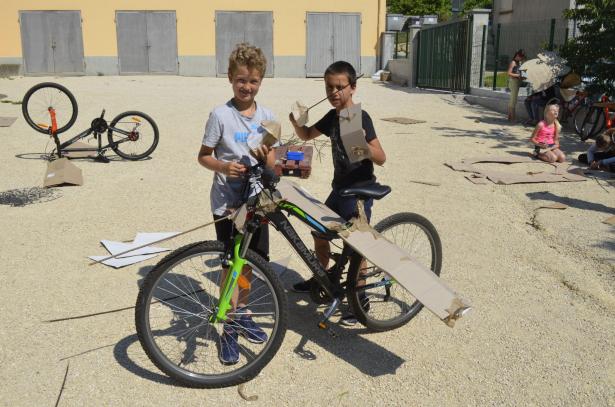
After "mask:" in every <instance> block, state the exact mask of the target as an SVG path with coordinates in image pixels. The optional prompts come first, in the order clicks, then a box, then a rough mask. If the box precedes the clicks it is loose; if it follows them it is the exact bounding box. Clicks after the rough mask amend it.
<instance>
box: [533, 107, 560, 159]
mask: <svg viewBox="0 0 615 407" xmlns="http://www.w3.org/2000/svg"><path fill="white" fill-rule="evenodd" d="M558 114H559V105H547V107H546V108H545V116H544V117H545V118H544V120H541V121H540V122H538V124H537V125H536V128H535V129H534V131H533V132H532V139H531V141H532V143H534V146H535V147H534V154H533V155H534V156H535V157H537V158H539V159H540V160H542V161H546V162H549V163H554V162H556V161H557V162H560V163H563V162H564V160H566V156H565V155H564V153H563V152H562V150H560V148H559V133H560V131H561V129H562V126H561V124H559V121H558V120H557V115H558ZM541 150H542V151H541Z"/></svg>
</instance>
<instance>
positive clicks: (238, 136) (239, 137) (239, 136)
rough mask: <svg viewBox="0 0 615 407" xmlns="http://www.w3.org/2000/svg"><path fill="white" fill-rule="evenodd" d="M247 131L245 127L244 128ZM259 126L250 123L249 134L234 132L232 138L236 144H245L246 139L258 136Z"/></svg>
mask: <svg viewBox="0 0 615 407" xmlns="http://www.w3.org/2000/svg"><path fill="white" fill-rule="evenodd" d="M246 130H247V126H246ZM259 130H260V126H259V125H258V124H256V123H250V132H249V133H248V132H247V131H236V132H235V134H234V135H233V138H234V139H235V141H236V142H237V143H247V142H248V139H250V138H253V137H258V136H259Z"/></svg>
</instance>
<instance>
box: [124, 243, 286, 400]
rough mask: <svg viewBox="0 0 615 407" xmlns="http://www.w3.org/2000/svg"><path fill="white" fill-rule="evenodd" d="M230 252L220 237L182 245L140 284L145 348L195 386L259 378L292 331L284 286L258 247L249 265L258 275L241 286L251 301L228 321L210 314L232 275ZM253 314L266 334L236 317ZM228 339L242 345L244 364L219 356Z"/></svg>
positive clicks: (139, 313)
mask: <svg viewBox="0 0 615 407" xmlns="http://www.w3.org/2000/svg"><path fill="white" fill-rule="evenodd" d="M223 256H224V245H223V244H222V243H220V242H214V241H209V242H199V243H195V244H191V245H188V246H185V247H182V248H180V249H177V250H175V251H174V252H172V253H171V254H169V255H168V256H166V257H165V258H164V259H162V260H161V261H160V262H159V263H158V264H157V265H156V266H155V267H154V269H153V270H152V271H151V272H150V273H149V274H148V275H147V277H146V278H145V280H144V282H143V285H142V286H141V289H140V290H139V296H138V298H137V304H136V309H135V322H136V328H137V335H138V337H139V341H140V342H141V345H142V347H143V349H144V350H145V353H147V355H148V357H149V358H150V360H151V361H152V362H153V363H154V364H155V365H156V366H157V367H158V368H159V369H160V370H161V371H163V372H164V373H166V374H167V375H168V376H170V377H171V378H173V379H175V380H177V381H179V382H181V383H183V384H184V385H187V386H190V387H203V388H213V387H225V386H231V385H236V384H239V383H242V382H245V381H248V380H250V379H252V378H253V377H254V376H256V375H257V374H258V373H259V372H260V371H261V369H263V367H265V365H266V364H267V363H268V362H269V361H270V360H271V358H273V356H274V355H275V353H276V352H277V351H278V349H279V347H280V345H281V343H282V340H283V339H284V334H285V332H286V320H287V311H286V297H285V295H284V291H283V289H282V286H281V284H280V282H279V280H278V278H277V276H276V275H275V274H274V273H273V272H272V271H271V269H270V268H269V265H268V263H267V262H266V261H265V260H264V259H263V258H262V257H260V256H259V255H257V254H256V253H254V252H252V251H251V250H248V252H247V253H246V260H247V263H246V264H247V265H249V266H250V267H251V269H252V276H251V278H249V279H248V280H246V281H248V283H247V286H246V285H245V284H244V285H243V287H244V288H243V289H242V288H238V290H239V301H240V302H241V301H242V300H243V301H244V302H245V307H244V308H242V310H241V311H238V310H235V311H233V310H231V311H229V312H228V314H227V315H229V317H230V318H231V319H229V321H227V323H222V322H211V321H210V316H211V315H212V313H215V312H216V310H215V307H216V304H217V302H218V297H219V294H220V285H221V282H222V281H223V278H224V270H223V267H222V261H221V259H222V258H223ZM241 286H242V283H241V280H240V284H239V285H238V287H241ZM246 287H250V288H249V289H248V288H246ZM246 313H249V314H250V315H251V318H252V320H253V321H254V322H255V323H256V324H257V325H258V326H259V327H260V328H261V329H262V331H263V332H264V333H265V336H264V337H263V335H262V334H261V336H260V339H259V340H256V341H255V340H253V339H254V338H251V337H250V336H249V332H246V331H245V330H244V328H243V325H240V324H239V323H237V322H234V321H237V320H239V319H241V318H245V314H246ZM238 315H240V316H239V317H238ZM233 318H234V320H233ZM223 330H224V331H223ZM223 333H224V335H227V336H225V337H223ZM227 333H230V334H231V335H228V334H227ZM229 338H230V339H229ZM225 340H232V341H234V343H236V344H237V345H238V346H237V348H238V351H239V360H238V361H237V363H234V364H224V363H222V362H221V360H220V359H219V352H220V349H221V346H222V345H223V341H225ZM256 342H259V343H256Z"/></svg>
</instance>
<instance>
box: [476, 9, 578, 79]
mask: <svg viewBox="0 0 615 407" xmlns="http://www.w3.org/2000/svg"><path fill="white" fill-rule="evenodd" d="M570 26H571V24H569V22H568V20H565V19H555V18H554V19H548V20H539V21H524V22H517V23H507V24H498V25H496V26H493V27H491V30H490V33H489V37H488V47H487V50H488V55H487V61H486V68H485V73H484V78H485V80H484V82H483V83H481V85H482V86H486V87H492V88H493V89H495V88H497V87H505V86H506V81H507V75H506V71H507V70H508V64H509V63H510V61H511V60H512V57H513V55H514V54H515V51H516V50H518V49H523V50H524V51H525V55H526V57H527V59H532V58H536V55H537V54H538V53H539V52H541V51H543V50H549V51H557V50H558V49H559V48H560V47H561V46H562V45H563V44H565V43H566V41H567V40H568V38H569V37H570V36H571V34H572V32H571V30H570Z"/></svg>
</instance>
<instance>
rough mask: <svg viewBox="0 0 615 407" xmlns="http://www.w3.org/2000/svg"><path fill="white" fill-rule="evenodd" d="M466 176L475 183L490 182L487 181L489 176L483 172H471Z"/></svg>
mask: <svg viewBox="0 0 615 407" xmlns="http://www.w3.org/2000/svg"><path fill="white" fill-rule="evenodd" d="M465 177H466V179H467V180H468V181H470V182H471V183H473V184H479V185H484V184H488V183H489V182H488V181H487V177H485V176H484V175H481V174H470V175H466V176H465Z"/></svg>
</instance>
